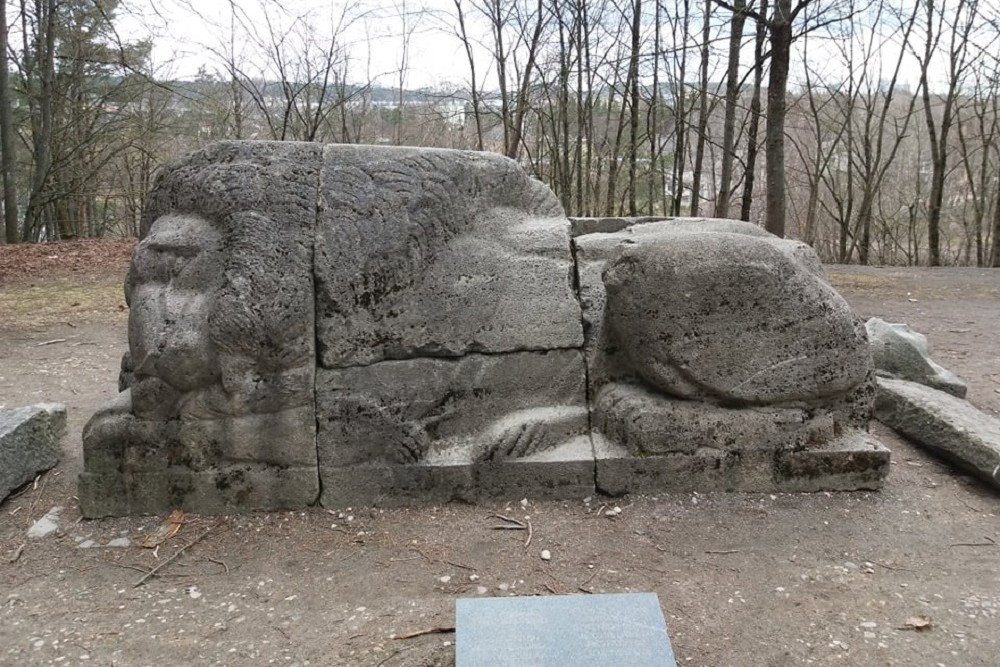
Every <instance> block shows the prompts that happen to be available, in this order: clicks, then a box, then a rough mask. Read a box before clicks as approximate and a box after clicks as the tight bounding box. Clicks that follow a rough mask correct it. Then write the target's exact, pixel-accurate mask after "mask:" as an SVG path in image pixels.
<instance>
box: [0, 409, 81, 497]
mask: <svg viewBox="0 0 1000 667" xmlns="http://www.w3.org/2000/svg"><path fill="white" fill-rule="evenodd" d="M65 431H66V407H65V406H63V405H61V404H58V403H40V404H37V405H32V406H28V407H24V408H15V409H13V410H0V502H2V501H3V499H4V498H6V497H7V496H8V495H10V493H11V491H13V490H14V489H16V488H18V487H19V486H21V485H22V484H25V483H27V482H30V481H31V480H32V479H34V478H35V476H36V475H37V474H38V473H41V472H45V471H46V470H49V469H50V468H52V467H54V466H55V465H56V464H57V463H59V451H60V450H59V439H60V438H61V437H62V435H63V433H65Z"/></svg>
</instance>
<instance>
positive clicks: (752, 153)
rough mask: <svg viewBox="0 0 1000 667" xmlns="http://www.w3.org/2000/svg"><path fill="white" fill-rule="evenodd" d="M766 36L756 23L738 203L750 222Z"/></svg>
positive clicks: (763, 2)
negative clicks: (741, 185)
mask: <svg viewBox="0 0 1000 667" xmlns="http://www.w3.org/2000/svg"><path fill="white" fill-rule="evenodd" d="M767 3H768V0H761V3H760V15H761V16H767ZM766 36H767V25H766V24H765V23H764V21H761V20H758V21H757V35H756V37H755V38H754V49H753V58H754V68H755V69H754V74H753V98H752V99H751V100H750V127H749V129H747V164H746V174H745V175H744V177H743V199H742V201H741V202H740V220H747V221H749V220H750V209H751V208H752V207H753V185H754V181H755V180H756V170H757V132H758V130H759V128H760V89H761V84H762V83H763V80H764V38H765V37H766Z"/></svg>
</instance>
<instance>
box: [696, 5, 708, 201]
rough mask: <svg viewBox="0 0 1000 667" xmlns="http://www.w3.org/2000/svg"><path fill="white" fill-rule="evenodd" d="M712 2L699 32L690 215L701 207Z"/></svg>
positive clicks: (706, 133) (706, 9)
mask: <svg viewBox="0 0 1000 667" xmlns="http://www.w3.org/2000/svg"><path fill="white" fill-rule="evenodd" d="M711 19H712V2H711V0H706V2H705V23H704V25H703V27H702V33H701V40H702V41H701V81H700V82H699V83H700V86H699V88H700V89H701V90H700V92H699V97H700V99H699V100H698V142H697V144H696V146H695V151H694V175H693V177H692V179H691V216H692V217H697V216H698V213H699V212H700V208H701V173H702V171H703V170H704V169H705V139H706V136H707V135H708V56H709V52H708V40H709V39H710V38H711V33H710V29H711V27H712V26H711Z"/></svg>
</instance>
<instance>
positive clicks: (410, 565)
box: [0, 267, 1000, 667]
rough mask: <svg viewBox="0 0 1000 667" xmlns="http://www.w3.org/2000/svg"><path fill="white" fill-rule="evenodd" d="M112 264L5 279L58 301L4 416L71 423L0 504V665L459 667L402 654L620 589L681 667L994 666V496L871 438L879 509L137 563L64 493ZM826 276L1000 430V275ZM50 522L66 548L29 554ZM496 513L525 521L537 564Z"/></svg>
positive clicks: (792, 500)
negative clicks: (884, 465)
mask: <svg viewBox="0 0 1000 667" xmlns="http://www.w3.org/2000/svg"><path fill="white" fill-rule="evenodd" d="M111 268H112V269H113V270H108V271H107V272H106V274H107V275H104V274H100V275H95V276H88V277H87V279H86V280H83V279H77V280H75V281H74V284H75V285H76V286H77V287H81V288H83V287H85V288H86V289H87V290H88V295H89V296H88V298H87V299H85V300H82V301H81V300H79V299H75V298H74V299H75V300H74V299H67V300H63V301H59V299H58V294H60V293H61V292H62V288H60V287H59V286H60V285H65V282H63V283H60V282H59V280H64V278H53V279H52V280H42V281H39V280H36V281H33V282H32V283H29V282H27V281H26V280H18V281H8V282H7V283H6V284H0V304H2V303H19V304H24V303H28V302H29V301H28V298H27V295H26V293H25V291H26V290H42V293H45V290H49V291H50V292H52V294H53V295H54V296H53V299H51V300H48V301H47V302H46V303H44V304H40V306H39V308H38V309H37V310H35V309H31V308H24V307H22V308H21V309H20V310H19V311H18V312H17V313H16V314H14V315H12V314H11V312H10V311H7V312H5V313H2V316H0V404H2V406H3V407H14V406H17V405H24V404H29V403H33V402H37V401H41V400H55V401H62V402H64V403H66V404H67V405H68V406H69V410H70V419H69V432H68V434H67V436H66V437H65V438H64V440H63V448H64V458H63V461H62V462H61V463H60V464H59V466H58V467H57V468H56V469H55V470H54V471H52V472H50V473H48V474H46V475H44V476H42V477H41V478H40V479H39V480H37V482H36V484H35V485H28V486H27V487H25V488H24V489H22V491H21V492H20V493H19V495H17V496H16V497H14V498H11V499H8V500H7V501H5V502H4V503H3V504H2V505H0V665H11V666H21V665H107V666H110V665H115V666H119V667H121V666H133V665H136V666H139V665H156V666H157V667H163V666H168V665H234V666H235V665H272V664H273V665H289V666H291V665H298V666H305V665H313V666H320V665H362V666H376V665H382V666H400V665H415V666H416V665H450V664H452V663H453V660H454V657H453V656H454V646H453V642H454V635H453V634H450V633H447V632H444V633H434V634H423V635H420V636H416V637H413V638H409V639H404V638H399V637H400V636H401V635H405V634H407V633H412V632H416V631H421V630H428V629H436V628H447V627H449V626H451V625H453V623H454V603H455V599H456V598H458V597H462V596H479V595H512V594H516V595H553V594H569V593H578V594H585V593H601V592H631V591H653V592H656V593H657V594H659V598H660V602H661V605H662V608H663V610H664V614H665V616H666V619H667V623H668V625H669V627H670V635H671V639H672V641H673V644H674V650H675V653H676V654H677V658H678V664H679V665H683V666H688V665H690V666H701V667H727V666H729V667H754V666H760V667H782V666H785V665H852V666H853V665H856V666H865V667H868V666H878V667H881V666H885V665H899V666H900V667H902V666H924V665H927V666H929V667H941V666H946V667H971V666H976V665H981V666H983V667H996V666H997V665H998V664H1000V567H998V566H1000V546H998V545H997V544H996V543H997V542H1000V520H998V515H1000V497H998V496H997V495H996V494H995V493H993V492H991V491H990V490H989V489H987V488H985V487H983V486H981V485H980V484H978V483H977V482H975V481H974V480H971V479H970V478H968V477H966V476H963V475H961V474H958V473H955V472H954V471H952V470H951V469H950V468H948V467H946V466H945V465H943V464H941V463H939V462H937V461H936V460H934V459H932V458H930V457H929V456H928V455H926V454H924V453H923V452H921V451H919V450H917V449H915V448H914V447H912V446H911V445H909V444H907V443H905V442H903V441H901V440H900V439H898V438H897V437H895V436H894V435H893V434H892V433H891V432H889V431H887V430H886V429H884V428H881V427H879V426H878V425H875V426H874V427H873V430H874V431H875V432H876V433H877V434H878V435H879V436H880V437H881V438H882V440H883V442H884V443H885V444H886V445H887V446H888V447H890V448H891V449H892V451H893V464H892V468H891V473H890V476H889V479H888V482H887V484H886V488H885V489H884V490H883V491H882V492H880V493H836V494H822V493H821V494H811V495H795V494H779V495H767V494H765V495H759V494H693V495H687V494H684V495H664V496H658V497H626V498H603V497H593V498H578V499H573V500H570V501H564V502H536V501H534V500H533V499H531V498H526V499H523V500H522V499H520V498H511V501H510V502H508V503H496V504H493V505H486V506H467V505H446V506H440V507H426V506H425V507H414V508H408V509H379V508H362V507H357V508H352V509H350V510H347V511H345V512H333V513H331V512H328V511H326V510H323V509H313V510H309V511H305V512H288V513H262V514H252V515H245V516H234V517H196V516H189V517H188V519H187V521H186V522H185V523H184V524H183V526H182V528H181V529H180V531H179V532H178V533H177V535H175V536H174V537H172V538H170V539H169V540H167V541H166V542H165V543H164V544H162V545H161V546H160V547H159V548H158V549H157V550H156V551H155V552H154V551H153V550H151V549H143V548H141V547H140V546H138V545H137V543H138V542H139V541H140V540H141V539H142V536H143V535H144V534H146V533H147V532H149V531H150V530H152V529H154V528H155V527H156V526H158V525H160V524H161V523H162V522H163V521H164V519H165V517H142V518H125V519H109V520H100V521H83V520H81V519H80V515H79V511H78V509H77V507H76V501H75V498H74V493H75V479H76V475H77V474H78V473H79V472H80V469H81V460H80V432H81V429H82V427H83V424H84V423H85V422H86V419H87V418H88V417H89V415H90V414H91V413H92V412H93V410H94V409H95V408H96V406H97V405H99V404H100V403H101V402H103V401H105V400H107V399H109V398H110V397H111V396H112V395H113V393H114V391H115V385H116V378H117V373H118V360H119V358H120V355H121V352H122V351H123V350H124V349H125V346H126V331H125V320H124V317H125V314H124V313H123V312H122V311H121V310H120V306H121V303H120V302H121V298H120V293H121V291H120V290H121V287H120V285H121V275H122V272H121V271H120V270H119V269H120V267H111ZM828 271H829V275H830V279H831V282H832V283H833V284H834V285H835V286H836V287H837V288H838V289H840V290H841V291H842V292H843V293H844V294H845V296H846V297H847V298H848V300H849V301H851V303H852V304H853V305H854V306H855V308H856V309H857V310H858V311H859V312H860V313H861V314H862V315H863V316H866V317H867V316H872V315H879V316H882V317H883V318H885V319H888V320H890V321H904V322H907V323H909V324H910V325H911V326H913V327H914V328H915V329H917V330H919V331H921V332H923V333H926V334H928V337H929V339H930V342H931V346H932V351H933V352H934V355H935V357H936V359H937V360H938V361H939V362H941V363H942V364H943V365H945V366H946V367H948V368H950V369H952V370H953V371H955V372H956V373H957V374H958V375H959V376H961V377H962V378H963V379H965V380H966V381H967V382H968V383H969V387H970V390H969V398H970V400H971V401H972V402H973V403H974V404H975V405H977V406H978V407H979V408H980V409H982V410H984V411H985V412H987V413H990V414H993V415H996V414H1000V342H998V337H997V331H998V330H1000V326H998V325H1000V309H998V304H1000V301H998V297H1000V272H998V271H983V270H974V269H934V270H931V269H875V268H858V267H829V269H828ZM35 294H36V295H37V294H38V292H35ZM74 303H75V304H76V305H73V304H74ZM52 341H59V342H52ZM44 343H47V344H44ZM53 507H62V508H64V509H63V510H62V511H61V513H60V515H59V521H58V523H59V526H60V528H59V530H58V531H57V532H56V533H55V534H53V535H50V536H49V537H45V538H39V539H27V538H26V532H27V530H28V527H29V526H31V525H32V523H33V522H34V521H35V520H37V519H38V518H40V517H41V516H42V515H44V514H46V513H47V512H49V511H50V510H51V509H52V508H53ZM615 507H618V508H620V509H621V511H620V513H616V512H611V516H609V514H608V510H613V509H614V508H615ZM495 513H502V514H505V515H508V516H513V517H516V518H518V519H522V520H525V521H530V522H531V524H532V527H533V533H532V540H531V544H530V545H529V546H528V547H525V545H524V543H525V537H526V535H525V534H524V533H523V532H519V531H506V530H504V531H500V530H493V528H492V527H493V526H494V525H495V523H496V520H495V519H493V518H491V515H492V514H495ZM116 540H117V541H116ZM113 541H114V542H113ZM112 542H113V543H115V544H122V543H127V544H128V545H129V546H109V543H112ZM182 550H183V551H182ZM542 550H548V551H549V552H550V553H551V560H548V561H545V560H542V558H541V552H542ZM175 555H176V557H175V558H173V560H169V559H170V558H171V557H172V556H175ZM15 556H16V559H15V558H14V557H15ZM12 561H13V562H12ZM157 565H159V566H160V570H159V571H158V573H157V576H153V577H149V578H148V579H146V581H145V582H144V583H142V584H141V585H137V584H138V582H139V580H140V579H142V578H143V577H144V572H146V571H148V569H149V568H151V567H156V566H157ZM918 619H926V620H927V622H929V626H928V627H927V628H926V629H923V630H916V629H914V628H913V627H912V625H913V624H920V623H923V622H925V621H923V620H920V621H919V622H918ZM908 622H910V625H908Z"/></svg>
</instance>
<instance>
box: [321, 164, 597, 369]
mask: <svg viewBox="0 0 1000 667" xmlns="http://www.w3.org/2000/svg"><path fill="white" fill-rule="evenodd" d="M573 275H574V274H573V263H572V256H571V253H570V240H569V222H568V221H567V219H566V217H565V215H564V213H563V211H562V207H561V206H560V204H559V201H558V199H556V197H555V195H554V194H552V192H551V191H550V190H548V188H546V187H545V186H544V185H542V184H541V183H539V182H538V181H535V180H533V179H531V178H529V177H528V175H527V174H525V173H524V171H523V170H522V169H521V168H520V167H519V166H518V165H517V163H515V162H514V161H512V160H508V159H507V158H504V157H502V156H499V155H493V154H488V153H473V152H459V151H444V150H430V149H415V148H389V147H377V148H376V147H371V146H327V147H326V148H325V153H324V169H323V172H322V182H321V187H320V219H319V227H318V229H317V238H316V299H317V303H316V309H317V311H316V312H317V321H316V330H317V339H318V341H319V345H320V350H319V353H320V365H321V366H323V367H326V368H342V367H349V366H355V365H364V364H370V363H373V362H377V361H381V360H383V359H411V358H419V357H456V356H461V355H463V354H467V353H472V352H484V353H490V354H497V353H501V352H512V351H522V350H550V349H556V348H570V347H579V345H580V344H581V342H582V340H583V333H582V329H581V323H580V307H579V304H578V303H577V300H576V296H575V294H574V292H573Z"/></svg>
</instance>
